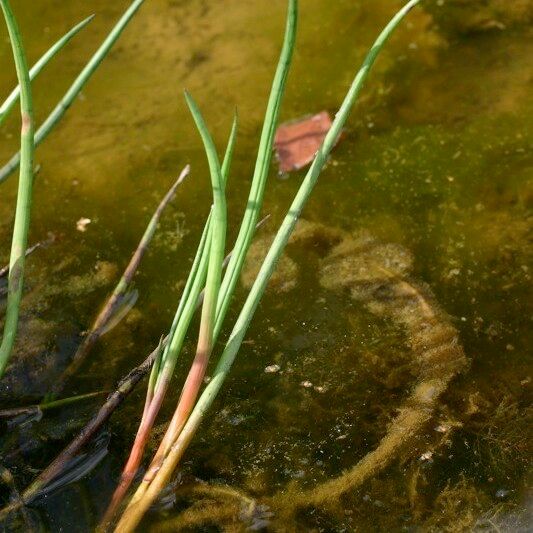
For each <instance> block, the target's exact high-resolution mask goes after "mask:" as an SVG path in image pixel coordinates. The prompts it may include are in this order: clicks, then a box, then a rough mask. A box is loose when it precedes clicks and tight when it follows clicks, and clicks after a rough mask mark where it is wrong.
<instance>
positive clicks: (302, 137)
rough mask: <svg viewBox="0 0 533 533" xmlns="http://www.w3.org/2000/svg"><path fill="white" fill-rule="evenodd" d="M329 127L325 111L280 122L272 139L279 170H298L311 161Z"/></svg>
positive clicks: (328, 117)
mask: <svg viewBox="0 0 533 533" xmlns="http://www.w3.org/2000/svg"><path fill="white" fill-rule="evenodd" d="M330 127H331V117H330V116H329V113H328V112H327V111H322V112H321V113H318V115H313V116H307V117H304V118H300V119H297V120H294V121H291V122H286V123H285V124H281V126H280V127H279V128H278V130H277V131H276V137H275V139H274V147H275V149H276V156H277V158H278V161H279V169H280V172H290V171H292V170H299V169H300V168H302V167H305V166H306V165H308V164H309V163H311V161H312V160H313V158H314V156H315V153H316V151H317V150H318V149H319V148H320V145H321V144H322V141H323V140H324V137H325V136H326V134H327V132H328V130H329V128H330Z"/></svg>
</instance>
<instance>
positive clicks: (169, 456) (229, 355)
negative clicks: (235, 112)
mask: <svg viewBox="0 0 533 533" xmlns="http://www.w3.org/2000/svg"><path fill="white" fill-rule="evenodd" d="M418 2H419V0H411V1H409V2H408V3H407V4H406V5H405V6H404V7H403V8H402V9H401V10H400V11H399V12H398V13H397V14H396V15H395V17H393V19H392V20H391V22H390V23H389V24H388V25H387V26H386V28H385V29H384V30H383V32H382V33H381V34H380V36H379V37H378V39H377V40H376V42H375V43H374V45H373V46H372V48H371V49H370V51H369V53H368V55H367V57H366V58H365V60H364V62H363V66H362V67H361V69H360V70H359V71H358V73H357V74H356V76H355V78H354V80H353V82H352V85H351V87H350V89H349V91H348V93H347V95H346V97H345V100H344V102H343V103H342V105H341V107H340V109H339V111H338V113H337V115H336V117H335V120H334V122H333V124H332V126H331V128H330V130H329V132H328V134H327V136H326V138H325V140H324V142H323V144H322V146H321V147H320V149H319V150H318V152H317V154H316V156H315V159H314V161H313V163H312V165H311V168H310V169H309V171H308V173H307V175H306V176H305V178H304V180H303V182H302V185H301V186H300V189H299V190H298V193H297V194H296V197H295V198H294V200H293V203H292V205H291V207H290V209H289V211H288V213H287V215H286V217H285V219H284V220H283V222H282V224H281V227H280V229H279V230H278V233H277V234H276V237H275V238H274V242H273V244H272V246H271V248H270V249H269V251H268V253H267V255H266V258H265V260H264V262H263V265H262V267H261V269H260V271H259V273H258V275H257V278H256V280H255V282H254V284H253V286H252V288H251V290H250V292H249V295H248V297H247V299H246V301H245V303H244V305H243V307H242V309H241V312H240V314H239V316H238V318H237V321H236V323H235V325H234V327H233V330H232V332H231V334H230V336H229V339H228V341H227V343H226V347H225V349H224V351H223V353H222V355H221V356H220V359H219V361H218V364H217V366H216V369H215V371H214V373H213V376H212V378H211V380H210V381H209V383H208V384H207V385H206V387H205V389H204V391H203V393H202V394H201V396H200V398H199V399H198V401H197V402H196V404H195V406H194V408H193V409H192V411H191V413H190V415H189V416H188V418H187V421H186V423H185V424H184V425H183V427H182V429H181V428H179V425H177V424H176V421H177V420H178V419H180V420H182V415H181V414H180V415H175V417H174V418H173V421H172V422H171V423H170V426H169V428H168V430H167V434H166V435H165V437H164V438H163V441H162V443H161V445H160V448H159V450H158V452H157V453H156V456H155V457H154V459H153V461H152V463H151V465H150V467H149V469H148V471H147V473H146V474H145V476H144V478H143V480H142V482H141V484H140V486H139V488H138V489H137V491H136V492H135V494H134V495H133V498H132V500H131V501H130V503H129V505H128V507H127V509H126V511H125V512H124V514H123V516H122V517H121V519H120V521H119V523H118V525H117V528H116V531H120V532H125V531H132V530H133V529H135V527H136V526H137V525H138V524H139V522H140V520H141V519H142V517H143V515H144V513H145V512H146V511H147V509H148V508H149V506H150V505H151V504H152V503H153V502H154V500H155V499H156V498H157V497H158V495H159V493H160V492H161V490H162V489H163V488H164V487H165V485H166V484H167V483H168V481H169V479H170V476H171V475H172V473H173V471H174V469H175V468H176V466H177V464H178V462H179V460H180V459H181V457H182V456H183V453H184V451H185V449H186V448H187V446H188V444H189V443H190V441H191V440H192V438H193V436H194V435H195V433H196V431H197V429H198V427H199V425H200V423H201V421H202V419H203V417H204V415H205V413H206V411H207V409H208V408H209V407H210V406H211V404H212V403H213V401H214V398H215V397H216V396H217V394H218V392H219V391H220V389H221V387H222V385H223V383H224V381H225V379H226V377H227V375H228V374H229V371H230V369H231V366H232V364H233V362H234V360H235V358H236V356H237V354H238V352H239V349H240V346H241V344H242V341H243V339H244V335H245V333H246V331H247V329H248V326H249V325H250V322H251V320H252V318H253V315H254V313H255V311H256V309H257V307H258V305H259V302H260V300H261V298H262V296H263V294H264V291H265V289H266V286H267V284H268V281H269V279H270V277H271V275H272V273H273V271H274V269H275V267H276V263H277V261H278V259H279V257H280V256H281V254H282V252H283V250H284V248H285V246H286V244H287V242H288V240H289V237H290V235H291V233H292V231H293V229H294V227H295V224H296V222H297V220H298V217H299V216H300V213H301V211H302V209H303V207H304V206H305V204H306V202H307V200H308V198H309V196H310V194H311V192H312V190H313V188H314V185H315V184H316V182H317V180H318V177H319V175H320V172H321V171H322V169H323V167H324V165H325V164H326V162H327V158H328V155H329V153H330V151H331V149H332V147H333V146H334V144H335V141H336V140H337V138H338V136H339V134H340V132H341V130H342V128H343V126H344V124H345V123H346V120H347V118H348V115H349V112H350V110H351V108H352V107H353V105H354V103H355V101H356V100H357V97H358V95H359V93H360V91H361V89H362V86H363V84H364V82H365V80H366V78H367V76H368V73H369V71H370V68H371V66H372V65H373V63H374V62H375V60H376V58H377V56H378V54H379V52H380V51H381V49H382V48H383V45H384V44H385V42H386V41H387V39H388V38H389V36H390V35H391V33H392V32H393V30H394V29H395V28H396V27H397V26H398V24H399V23H400V21H401V20H402V19H403V17H404V16H405V15H406V14H407V13H408V12H409V11H410V10H411V9H412V8H413V7H414V6H415V5H416V4H417V3H418ZM296 19H297V2H296V1H290V2H289V16H288V24H287V32H288V33H289V36H290V40H291V41H293V40H294V33H295V30H296ZM287 66H288V64H287ZM282 71H284V69H283V68H282ZM285 72H286V71H285ZM279 96H281V95H279ZM277 102H278V106H279V100H277ZM274 109H275V108H274ZM268 118H270V116H269V114H268V111H267V119H268ZM202 127H203V126H202ZM200 129H202V128H200ZM263 131H264V130H263ZM201 132H202V131H201ZM203 133H204V135H205V132H203ZM204 144H207V143H205V139H204ZM266 147H267V145H266V143H265V145H263V144H262V143H261V144H260V149H259V156H258V165H259V166H263V165H264V164H265V160H266V159H267V158H269V156H270V154H269V153H266V152H265V151H264V150H265V148H266ZM212 149H213V148H212V146H210V147H209V148H208V149H207V152H208V157H212V154H210V152H211V151H212ZM256 168H257V167H256ZM261 185H263V186H264V184H263V183H261ZM253 186H254V184H252V189H253ZM263 190H264V189H263ZM263 190H259V191H258V194H257V200H258V204H259V206H260V204H261V200H262V193H263ZM252 205H253V207H252V209H255V208H256V204H252ZM242 228H243V226H241V230H242ZM250 240H251V237H250ZM238 241H239V240H238ZM249 242H250V241H247V240H246V239H245V238H243V241H242V247H241V246H239V245H236V247H235V248H236V251H235V254H234V256H233V257H235V258H240V257H241V255H240V254H241V253H242V261H244V257H245V256H246V252H247V250H248V247H249ZM233 257H232V260H233ZM233 263H234V265H235V268H234V270H231V271H230V267H231V266H232V261H230V265H229V267H228V272H230V274H228V272H227V273H226V276H228V280H229V281H228V284H227V286H228V292H227V294H228V295H230V294H231V287H232V283H231V280H232V278H231V276H233V275H237V276H238V275H239V274H240V269H241V268H242V262H241V263H240V264H239V260H238V259H236V260H234V261H233ZM224 285H225V284H224V282H223V284H222V288H224ZM225 294H226V293H225V292H223V290H222V289H221V298H222V300H221V302H223V303H224V304H226V302H225V301H224V297H225ZM227 305H229V302H228V303H227ZM220 308H221V309H224V307H223V304H222V303H221V306H220ZM222 316H223V315H222V314H221V317H222ZM217 321H218V320H217ZM195 362H196V361H195ZM195 362H193V365H194V364H195ZM187 392H188V391H186V390H185V388H184V389H183V390H182V397H183V395H184V394H186V393H187ZM178 405H179V404H178ZM177 427H178V428H179V429H178V430H177ZM180 429H181V430H180Z"/></svg>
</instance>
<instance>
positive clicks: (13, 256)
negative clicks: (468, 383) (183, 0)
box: [0, 0, 144, 378]
mask: <svg viewBox="0 0 533 533" xmlns="http://www.w3.org/2000/svg"><path fill="white" fill-rule="evenodd" d="M143 2H144V0H134V1H133V2H132V4H131V5H130V7H129V8H128V9H127V10H126V11H125V13H124V14H123V15H122V17H121V18H120V20H119V21H118V22H117V24H116V25H115V26H114V28H113V29H112V30H111V32H110V33H109V34H108V36H107V37H106V39H105V40H104V41H103V43H102V44H101V46H100V47H99V48H98V50H97V51H96V53H95V54H94V55H93V56H92V58H91V59H90V60H89V62H88V63H87V64H86V65H85V67H84V68H83V70H82V71H81V73H80V74H79V75H78V77H77V78H76V80H75V81H74V82H73V83H72V85H71V86H70V88H69V89H68V91H67V92H66V93H65V95H64V96H63V98H62V99H61V100H60V101H59V103H58V104H57V105H56V107H55V108H54V109H53V110H52V112H51V113H50V115H49V116H48V118H47V119H46V120H45V121H44V123H43V124H42V125H41V127H40V128H39V129H38V130H37V132H34V129H35V126H34V119H33V106H32V97H31V78H32V77H35V76H36V75H37V74H38V73H39V72H40V71H41V70H42V69H43V68H44V67H45V66H46V64H47V63H48V62H49V61H50V60H51V59H52V58H53V57H54V56H55V55H57V53H58V52H59V51H60V50H61V49H62V48H63V47H64V46H65V45H66V44H67V43H68V41H69V40H70V39H71V38H72V37H73V36H74V35H75V34H76V33H77V32H79V31H80V30H81V29H82V28H83V27H85V26H86V25H87V24H88V23H89V22H90V20H91V18H92V17H88V18H87V19H85V20H83V21H82V22H81V23H79V24H78V25H77V26H75V27H74V28H72V29H71V30H70V31H69V32H68V33H67V34H65V35H64V36H63V37H62V38H61V39H60V40H59V41H57V42H56V43H55V44H54V45H53V46H52V47H51V48H50V49H49V50H48V51H47V52H46V53H45V54H44V55H43V56H42V57H41V59H40V60H39V61H38V62H37V63H36V64H35V65H34V67H33V68H32V71H29V70H28V66H27V62H26V58H25V54H24V49H23V47H22V43H21V38H20V32H19V29H18V26H17V22H16V19H15V16H14V14H13V11H12V9H11V7H10V5H9V2H8V1H7V0H6V1H3V2H2V11H3V13H4V18H5V20H6V24H7V27H8V33H9V39H10V43H11V47H12V49H13V55H14V58H15V66H16V70H17V77H18V87H17V88H15V89H14V90H13V91H12V93H11V94H10V95H9V96H8V98H7V99H6V100H5V101H4V103H3V104H2V106H1V107H0V124H1V123H2V121H3V120H4V119H5V117H6V116H7V114H8V113H9V111H10V109H11V108H12V107H13V105H14V104H15V103H16V101H17V99H19V98H20V104H21V113H22V131H21V142H20V146H21V148H20V151H19V152H17V153H16V154H15V155H14V156H13V157H12V158H11V160H10V161H9V162H8V163H7V164H6V165H4V167H2V168H1V169H0V183H2V182H3V181H4V180H5V179H7V177H8V176H9V175H10V174H11V172H12V171H13V170H15V169H16V168H17V167H18V166H19V165H20V174H19V186H18V194H17V206H16V210H15V222H14V226H13V239H12V245H11V253H10V258H9V278H8V300H7V310H6V317H5V324H4V333H3V337H2V344H1V345H0V378H1V377H2V375H3V373H4V370H5V368H6V365H7V363H8V361H9V357H10V355H11V352H12V350H13V346H14V343H15V337H16V333H17V326H18V317H19V312H20V300H21V297H22V289H23V281H24V264H25V258H26V255H27V241H28V231H29V224H30V214H31V202H32V191H33V179H34V176H33V155H34V151H35V147H36V146H37V145H39V144H40V143H41V142H42V141H43V140H44V139H45V138H46V137H47V136H48V134H49V133H50V132H51V131H52V129H53V128H54V127H55V126H56V125H57V124H58V123H59V121H60V120H61V119H62V118H63V116H64V114H65V113H66V111H67V109H68V108H69V107H70V106H71V105H72V103H73V101H74V100H75V98H76V97H77V96H78V94H79V93H80V91H81V90H82V89H83V87H84V86H85V84H86V82H87V81H88V79H89V78H90V76H91V75H92V74H93V72H94V71H95V70H96V69H97V68H98V66H99V65H100V63H101V62H102V61H103V59H104V58H105V57H106V56H107V54H108V53H109V50H110V49H111V47H112V46H113V44H114V43H115V42H116V41H117V39H118V38H119V37H120V34H121V33H122V31H123V30H124V28H125V27H126V26H127V24H128V22H129V21H130V20H131V19H132V17H133V16H134V15H135V13H136V12H137V11H138V9H139V8H140V7H141V5H142V3H143Z"/></svg>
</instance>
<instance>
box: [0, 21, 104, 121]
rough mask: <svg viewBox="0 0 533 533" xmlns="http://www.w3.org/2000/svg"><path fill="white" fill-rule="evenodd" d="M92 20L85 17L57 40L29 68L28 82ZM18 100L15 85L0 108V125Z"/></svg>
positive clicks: (18, 93) (18, 91)
mask: <svg viewBox="0 0 533 533" xmlns="http://www.w3.org/2000/svg"><path fill="white" fill-rule="evenodd" d="M93 18H94V15H91V16H89V17H87V18H86V19H85V20H82V21H81V22H80V23H79V24H76V26H74V27H73V28H72V29H71V30H69V31H68V32H67V33H65V35H63V37H61V38H60V39H59V40H57V41H56V42H55V43H54V44H53V45H52V46H51V47H50V48H49V49H48V50H47V51H46V52H45V53H44V54H43V55H42V56H41V57H40V58H39V60H38V61H37V62H36V63H35V65H33V67H31V69H30V80H31V81H33V80H34V79H35V78H36V77H37V76H38V75H39V74H40V73H41V71H42V70H43V69H44V68H45V67H46V65H48V63H49V62H50V61H51V60H52V59H53V58H54V57H55V56H56V55H57V54H58V53H59V52H60V51H61V50H62V49H63V48H64V47H65V46H66V45H67V44H68V42H69V41H70V40H71V39H72V38H73V37H74V36H75V35H76V34H77V33H78V32H79V31H81V30H82V29H83V28H85V26H87V24H89V22H91V20H92V19H93ZM19 98H20V85H17V86H16V87H15V88H14V89H13V90H12V91H11V94H10V95H9V96H8V97H7V98H6V99H5V100H4V103H3V104H2V105H1V106H0V125H1V124H2V123H3V122H4V121H5V119H6V118H7V116H8V115H9V112H10V111H11V110H12V109H13V107H14V106H15V104H16V103H17V102H18V99H19Z"/></svg>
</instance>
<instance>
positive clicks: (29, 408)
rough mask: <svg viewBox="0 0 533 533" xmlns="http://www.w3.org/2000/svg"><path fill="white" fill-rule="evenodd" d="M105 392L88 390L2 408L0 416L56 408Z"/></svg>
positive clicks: (29, 413) (32, 412)
mask: <svg viewBox="0 0 533 533" xmlns="http://www.w3.org/2000/svg"><path fill="white" fill-rule="evenodd" d="M102 394H105V392H104V391H98V392H90V393H88V394H80V395H78V396H71V397H70V398H61V399H60V400H54V401H52V402H43V403H40V404H36V405H27V406H24V407H13V408H11V409H2V410H1V411H0V418H13V417H15V416H20V415H32V414H37V413H39V412H42V411H49V410H50V409H57V408H58V407H64V406H65V405H69V404H71V403H75V402H80V401H83V400H87V399H89V398H94V397H95V396H101V395H102Z"/></svg>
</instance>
